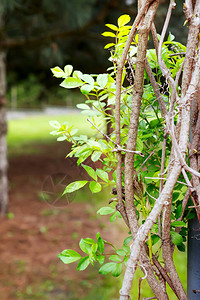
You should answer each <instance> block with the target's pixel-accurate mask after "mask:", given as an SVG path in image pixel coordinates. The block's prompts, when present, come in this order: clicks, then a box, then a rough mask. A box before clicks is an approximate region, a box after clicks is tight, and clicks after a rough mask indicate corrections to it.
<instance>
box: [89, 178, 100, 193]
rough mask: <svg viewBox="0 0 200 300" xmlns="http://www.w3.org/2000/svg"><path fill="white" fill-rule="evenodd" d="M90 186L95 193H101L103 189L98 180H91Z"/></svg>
mask: <svg viewBox="0 0 200 300" xmlns="http://www.w3.org/2000/svg"><path fill="white" fill-rule="evenodd" d="M89 188H90V190H91V192H92V193H93V194H94V193H99V192H100V191H101V185H100V183H98V182H96V181H91V182H90V184H89Z"/></svg>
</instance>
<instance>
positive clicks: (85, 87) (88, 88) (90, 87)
mask: <svg viewBox="0 0 200 300" xmlns="http://www.w3.org/2000/svg"><path fill="white" fill-rule="evenodd" d="M93 88H94V86H93V85H90V84H84V85H82V87H81V93H82V94H83V95H88V94H89V93H90V92H91V91H92V90H93Z"/></svg>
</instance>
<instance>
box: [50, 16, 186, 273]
mask: <svg viewBox="0 0 200 300" xmlns="http://www.w3.org/2000/svg"><path fill="white" fill-rule="evenodd" d="M129 21H130V17H129V16H128V15H123V16H121V17H119V19H118V22H117V25H113V24H106V26H107V27H108V28H109V30H108V31H105V32H104V33H103V34H102V35H103V36H105V37H109V38H113V43H110V42H109V43H108V44H107V45H106V46H105V48H106V49H110V55H111V56H110V59H109V60H110V61H111V62H112V64H113V65H112V67H110V68H109V69H108V73H107V74H99V75H96V74H91V75H89V74H83V73H82V72H80V71H76V70H73V67H72V66H71V65H67V66H65V68H64V70H62V69H60V68H59V67H55V68H53V69H52V72H53V75H54V76H56V77H58V78H62V79H63V81H62V83H61V84H60V85H61V86H62V87H63V88H66V89H74V88H79V90H80V92H81V93H82V94H83V95H85V97H86V101H85V103H81V104H79V105H77V107H78V108H79V109H81V110H82V113H83V114H86V115H88V117H89V118H90V119H89V121H90V123H91V124H92V127H93V128H95V129H97V135H96V137H95V138H94V137H92V138H89V137H88V136H85V135H84V136H83V135H79V136H78V135H76V133H77V132H76V131H75V130H74V128H73V127H72V126H70V125H68V124H62V125H61V124H58V123H56V122H54V123H52V124H51V125H52V126H53V127H54V131H53V132H52V134H54V135H59V138H58V140H65V139H66V140H67V141H69V142H71V143H72V150H71V152H70V153H69V156H70V157H72V156H74V157H76V158H77V164H78V166H79V165H81V166H82V167H83V168H84V169H85V171H86V172H87V174H88V175H89V177H90V180H88V181H84V185H85V184H86V183H87V182H89V188H90V190H91V192H92V193H97V192H100V191H101V189H102V188H103V187H107V186H109V187H110V188H112V187H113V186H115V185H116V166H117V159H116V149H115V147H116V136H115V131H114V129H115V119H114V115H115V110H114V104H115V93H116V69H117V64H118V62H119V60H120V58H121V55H122V52H123V49H124V45H125V43H126V40H127V36H128V34H129V31H130V29H131V27H130V26H129V25H127V24H128V23H129ZM137 44H138V34H136V35H135V37H134V39H133V41H132V44H131V47H130V50H129V53H128V56H127V61H126V64H125V67H124V69H123V76H122V77H123V80H122V86H121V111H120V117H121V147H122V149H125V147H126V144H127V136H128V131H129V121H130V112H131V103H132V89H131V88H130V87H132V85H133V79H132V75H131V73H132V72H134V71H135V61H136V53H137ZM183 51H185V46H183V45H182V44H180V43H178V42H175V41H174V36H173V35H172V34H169V37H168V39H167V41H166V42H164V44H163V48H162V59H163V60H164V62H165V64H166V66H167V67H168V68H169V69H170V72H171V76H172V77H173V78H174V79H175V76H176V73H177V72H178V71H179V69H180V67H181V65H182V62H183V57H182V55H181V54H180V53H181V52H183ZM147 59H148V61H149V64H150V67H151V69H152V70H153V73H154V76H155V78H156V81H157V84H158V86H160V89H161V94H162V97H163V100H164V102H165V105H166V108H167V109H169V106H170V103H169V94H170V93H171V90H170V88H169V87H168V86H167V87H166V86H163V85H162V82H163V77H162V73H161V70H160V68H159V65H158V62H157V55H156V51H155V49H148V51H147ZM177 93H180V91H179V89H177ZM102 120H106V122H108V123H109V124H111V128H112V129H113V131H112V133H111V134H110V136H109V138H108V137H107V138H106V139H105V138H104V136H103V135H101V136H99V133H102V129H101V124H102ZM163 128H164V121H163V119H162V117H161V113H160V108H159V105H158V102H157V101H156V96H155V94H154V91H153V88H152V86H151V84H150V80H149V78H148V76H147V74H146V73H145V80H144V91H143V97H142V105H141V111H140V121H139V128H138V137H137V145H136V150H137V151H140V152H142V153H143V156H145V158H147V157H148V160H147V161H146V164H145V167H143V168H141V165H142V164H143V162H144V157H143V156H137V159H135V161H134V167H135V173H136V174H137V175H136V176H134V178H133V183H134V188H135V193H134V195H135V202H134V204H135V206H136V210H137V217H138V223H139V225H142V224H143V222H144V221H145V220H146V219H147V217H148V216H149V213H150V211H151V209H152V207H153V205H154V203H155V199H157V198H158V196H159V186H160V179H159V177H160V164H161V156H162V146H163V134H164V130H163ZM170 147H171V141H170V139H169V138H168V139H167V150H166V160H165V167H167V164H168V154H169V149H170ZM122 153H123V150H122ZM150 153H152V155H151V156H150V157H149V154H150ZM88 158H91V160H92V161H93V162H98V161H99V162H100V163H101V168H93V167H91V166H89V165H86V164H85V163H84V164H83V162H85V161H86V159H88ZM123 166H124V164H122V167H123ZM163 176H164V177H165V176H166V175H165V174H164V175H163ZM124 177H125V174H124V170H123V174H122V186H124ZM180 180H181V181H184V179H183V178H182V175H181V176H180ZM82 186H83V182H82V181H79V182H74V183H71V184H70V185H68V186H67V187H66V189H65V192H64V193H67V192H70V191H71V188H72V191H73V190H75V189H78V188H81V187H82ZM74 188H75V189H74ZM185 189H186V187H185V186H184V185H182V184H180V183H177V184H176V187H175V190H174V193H173V206H172V215H171V219H172V222H171V231H170V233H171V241H172V243H174V245H175V246H177V248H178V249H179V250H180V251H184V250H185V246H184V242H185V240H186V238H185V237H186V234H187V230H186V228H184V227H185V226H186V223H185V222H186V221H187V217H185V219H184V221H177V219H178V218H179V217H180V215H181V212H182V211H181V207H182V206H181V201H182V199H183V197H184V193H185V191H186V190H185ZM124 205H126V203H125V202H124ZM115 206H116V199H115V198H113V199H112V200H111V201H110V205H109V206H104V207H101V208H100V209H99V210H98V211H97V213H98V214H100V215H105V216H106V215H111V216H110V222H113V221H115V220H116V219H117V218H121V215H120V213H119V212H118V211H117V210H116V207H115ZM177 227H181V230H180V232H179V233H178V232H177V231H176V228H177ZM131 241H132V236H128V237H127V238H125V240H124V243H123V246H122V248H121V249H117V248H116V247H115V246H114V245H112V244H111V243H109V242H107V241H105V240H103V239H102V238H101V237H100V234H98V237H97V242H96V241H94V240H92V239H81V241H80V244H79V246H80V249H81V250H82V251H83V252H85V253H86V254H87V256H84V257H81V258H80V257H79V259H80V261H79V264H78V267H77V270H84V269H85V268H87V267H88V265H89V264H90V263H91V264H94V263H95V262H96V263H99V264H100V265H102V264H103V263H104V260H105V259H106V258H107V259H108V262H106V263H105V264H103V265H102V266H100V269H99V273H100V274H103V275H105V274H108V273H111V274H112V275H113V276H114V277H117V276H119V275H120V274H121V272H122V268H123V264H125V265H127V261H128V258H129V256H130V247H129V246H128V244H129V243H130V242H131ZM160 242H161V240H160V235H159V226H158V223H156V224H154V226H153V228H152V230H151V232H150V234H149V236H148V240H147V242H146V244H147V245H148V248H149V257H150V259H152V255H153V253H154V250H155V249H157V247H158V245H159V243H160ZM100 244H101V246H100ZM104 245H106V246H111V247H112V251H113V253H112V254H111V255H108V257H107V254H106V253H105V252H104ZM65 251H67V250H65ZM59 257H60V256H59ZM60 258H61V257H60ZM110 261H111V262H110ZM70 262H71V261H70Z"/></svg>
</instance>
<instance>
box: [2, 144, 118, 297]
mask: <svg viewBox="0 0 200 300" xmlns="http://www.w3.org/2000/svg"><path fill="white" fill-rule="evenodd" d="M37 147H39V146H37ZM40 148H41V154H40V155H38V154H37V155H31V156H19V157H15V158H11V159H10V167H9V180H10V192H9V194H10V205H9V211H10V212H11V213H13V214H14V218H11V219H6V220H1V227H0V253H1V255H0V299H2V300H15V299H41V300H42V299H54V300H56V299H58V300H59V299H60V300H62V299H83V298H80V297H78V296H77V293H78V294H79V295H80V293H81V295H82V297H83V296H84V294H86V295H87V293H88V289H89V290H90V288H91V287H92V283H91V287H90V286H89V285H88V284H90V280H92V279H91V278H89V277H88V276H90V277H91V274H93V275H92V276H93V277H94V276H100V275H98V273H97V271H95V273H93V272H94V271H91V270H90V272H89V273H88V272H86V273H77V272H76V271H75V266H72V265H64V264H62V263H61V262H60V261H59V259H58V258H57V254H58V253H60V252H61V251H62V250H64V249H66V248H73V249H74V248H75V247H77V245H78V242H79V240H80V238H81V237H86V236H90V237H95V234H96V233H97V232H98V231H100V232H101V233H102V235H103V237H104V238H105V239H106V238H109V240H110V239H112V240H113V241H114V240H119V231H118V230H117V229H111V228H110V226H106V225H105V224H104V220H105V219H102V218H96V219H95V217H94V212H95V209H94V205H93V203H92V202H91V201H90V203H86V202H81V199H80V201H79V202H76V201H73V198H72V199H70V198H69V199H66V200H65V202H63V201H61V200H58V201H55V200H56V199H57V197H56V195H58V193H60V192H61V191H62V190H63V186H64V184H66V182H67V183H68V182H70V181H73V180H74V179H75V178H81V177H82V176H83V174H81V173H80V170H79V169H77V167H76V165H75V163H74V161H72V160H70V159H64V157H65V155H66V153H67V151H68V150H69V145H68V144H64V143H56V144H55V145H51V146H40ZM56 180H57V181H56ZM52 181H53V182H54V184H55V186H54V190H53V187H52V185H51V183H52ZM43 191H48V193H45V194H44V192H43ZM46 194H47V198H45V195H46ZM58 198H59V197H58ZM45 199H46V200H45ZM68 202H69V203H68ZM63 203H64V204H63ZM11 217H12V215H11ZM107 223H108V222H107ZM108 227H109V228H108ZM94 274H95V275H94ZM98 280H99V281H101V280H102V279H100V277H98ZM76 281H77V282H82V284H83V283H84V282H85V286H84V284H83V287H82V288H81V287H80V286H79V285H78V286H79V287H78V288H77V285H76V284H75V283H76ZM77 297H78V298H77ZM84 299H85V298H84ZM87 299H90V298H87ZM91 299H92V298H91ZM94 299H99V298H98V297H97V298H94ZM101 299H107V298H101ZM108 299H109V298H108ZM113 299H114V298H113Z"/></svg>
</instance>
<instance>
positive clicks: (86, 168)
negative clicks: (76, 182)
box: [82, 165, 97, 181]
mask: <svg viewBox="0 0 200 300" xmlns="http://www.w3.org/2000/svg"><path fill="white" fill-rule="evenodd" d="M82 167H83V168H84V169H85V171H86V172H87V173H88V175H90V177H92V178H93V179H94V180H95V181H97V174H96V172H95V170H94V169H92V168H91V167H90V166H86V165H82Z"/></svg>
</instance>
